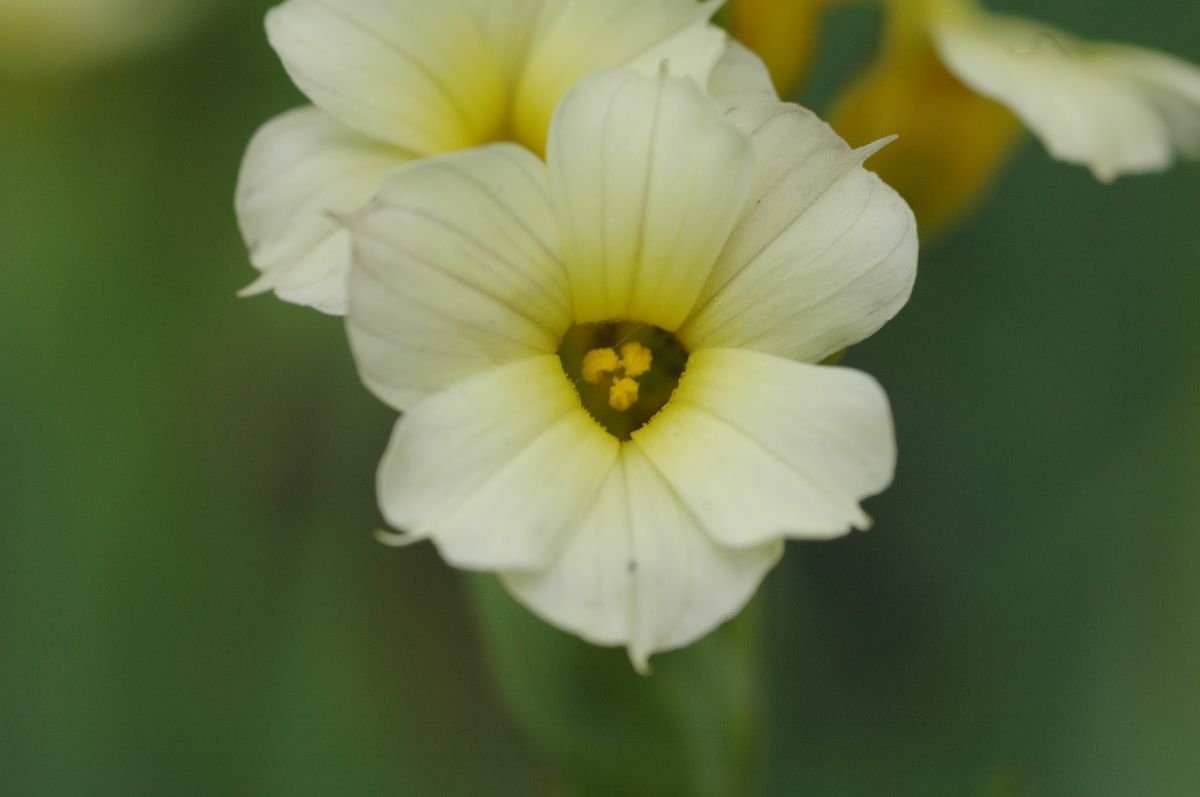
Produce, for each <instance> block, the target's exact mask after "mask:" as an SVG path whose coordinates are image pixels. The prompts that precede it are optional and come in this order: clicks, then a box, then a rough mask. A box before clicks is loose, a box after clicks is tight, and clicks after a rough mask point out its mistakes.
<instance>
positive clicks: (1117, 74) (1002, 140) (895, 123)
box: [830, 0, 1200, 238]
mask: <svg viewBox="0 0 1200 797" xmlns="http://www.w3.org/2000/svg"><path fill="white" fill-rule="evenodd" d="M885 5H886V7H887V22H886V28H885V33H884V37H883V45H882V48H881V50H880V52H879V55H878V56H877V58H876V60H875V62H874V63H873V64H872V65H871V66H870V67H869V68H868V69H867V70H865V71H864V72H863V73H862V74H861V75H860V76H859V77H858V78H857V79H855V80H854V81H853V82H852V83H851V85H850V86H849V87H848V88H847V89H846V91H845V92H844V93H843V94H842V95H841V96H840V98H839V99H838V101H837V103H836V104H835V106H834V108H833V110H832V111H831V114H830V118H831V119H832V121H833V124H834V126H835V127H836V128H837V130H838V131H839V132H840V133H841V134H842V135H844V136H846V137H847V138H848V139H849V140H851V141H870V140H872V139H874V138H875V137H876V136H878V135H880V134H881V132H886V133H888V134H891V133H896V134H899V136H900V140H899V142H898V143H897V145H896V146H895V147H891V148H889V150H888V151H887V152H886V153H884V154H883V155H882V156H881V158H880V160H879V161H878V162H877V163H876V168H877V169H878V170H879V173H880V174H881V175H883V176H884V177H885V178H886V179H887V180H888V181H889V182H890V183H891V184H892V185H894V186H896V188H897V189H898V190H899V191H900V192H901V193H902V194H903V195H904V197H905V198H906V199H908V200H909V202H910V203H911V204H912V206H913V208H914V210H915V211H916V213H917V217H918V219H919V220H920V222H921V225H922V230H923V232H924V233H925V234H926V237H927V238H928V237H929V235H930V234H931V233H937V232H938V231H940V230H942V229H944V228H946V227H948V226H950V225H952V224H953V223H954V222H955V221H957V220H958V218H959V217H960V216H961V215H962V214H963V213H964V212H965V211H966V210H968V209H969V208H970V207H971V206H972V205H974V204H975V202H976V201H977V200H978V199H979V198H980V197H981V196H982V195H983V194H984V193H985V192H986V191H987V189H988V188H989V187H990V186H991V185H992V183H993V181H994V180H995V178H996V176H997V175H999V174H1000V172H1001V169H1002V167H1003V165H1004V164H1005V163H1006V162H1007V160H1008V158H1009V156H1010V154H1011V153H1012V152H1013V151H1014V149H1015V146H1014V145H1015V144H1016V143H1017V142H1018V141H1019V140H1020V136H1021V130H1022V127H1023V126H1024V127H1027V128H1028V129H1029V130H1031V131H1032V132H1033V133H1034V134H1035V135H1036V136H1037V137H1038V138H1039V139H1040V140H1041V142H1042V143H1043V144H1044V145H1045V147H1046V150H1047V151H1048V152H1049V154H1050V155H1052V156H1053V157H1055V158H1057V159H1058V160H1061V161H1065V162H1068V163H1073V164H1079V165H1083V166H1086V167H1088V168H1089V169H1090V170H1091V171H1092V173H1093V174H1094V175H1095V176H1096V177H1097V178H1098V179H1100V180H1102V181H1104V182H1108V181H1111V180H1113V179H1115V178H1116V177H1118V176H1120V175H1122V174H1131V173H1139V172H1154V171H1161V170H1163V169H1166V168H1167V167H1168V166H1170V165H1171V164H1172V162H1173V161H1174V160H1175V158H1176V156H1177V155H1183V156H1185V157H1193V158H1194V157H1198V156H1200V68H1198V67H1196V66H1195V65H1193V64H1189V63H1187V62H1186V61H1183V60H1181V59H1178V58H1174V57H1172V56H1169V55H1166V54H1164V53H1159V52H1155V51H1154V50H1150V49H1145V48H1140V47H1132V46H1128V45H1121V44H1101V43H1096V42H1088V41H1083V40H1081V39H1078V38H1076V37H1074V36H1072V35H1070V34H1068V33H1065V32H1063V31H1061V30H1058V29H1056V28H1054V27H1051V26H1049V25H1046V24H1044V23H1041V22H1038V21H1036V20H1032V19H1025V18H1020V17H1014V16H1008V15H1003V14H995V13H992V12H990V11H988V10H986V9H985V8H983V7H982V6H981V5H979V4H978V3H976V2H975V0H885Z"/></svg>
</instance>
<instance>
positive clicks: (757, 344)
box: [679, 103, 917, 362]
mask: <svg viewBox="0 0 1200 797" xmlns="http://www.w3.org/2000/svg"><path fill="white" fill-rule="evenodd" d="M729 119H730V120H731V121H733V122H734V123H735V124H737V125H738V126H739V127H740V128H741V129H743V130H746V131H747V132H748V134H749V136H750V141H751V145H752V147H753V149H754V153H755V156H756V166H757V174H756V176H755V182H754V188H753V190H752V191H751V195H750V200H751V201H750V202H748V203H747V211H746V213H745V215H744V216H743V217H742V218H741V220H740V221H739V222H738V225H737V227H736V228H735V229H734V231H733V233H732V235H731V236H730V238H729V243H728V245H727V246H726V248H725V250H724V251H723V252H722V253H721V257H720V259H719V260H718V261H717V264H716V267H715V268H714V269H713V272H712V275H711V276H710V278H709V280H708V282H707V284H706V285H705V286H704V291H703V293H702V294H701V296H700V299H699V301H698V303H697V309H696V311H695V313H694V314H693V316H692V317H691V318H689V319H688V321H687V323H686V324H685V325H684V326H683V328H682V329H680V331H679V338H680V340H681V341H682V342H683V344H684V345H685V346H687V347H689V348H690V349H698V348H707V347H738V348H751V349H757V350H759V351H765V352H769V353H772V354H778V355H780V356H783V357H790V358H792V359H796V360H802V361H806V362H818V361H820V360H822V359H824V358H826V357H828V356H829V355H831V354H833V353H835V352H838V351H841V350H842V349H844V348H846V347H847V346H849V345H852V344H854V343H857V342H858V341H860V340H862V339H863V338H866V337H867V336H869V335H871V334H872V333H873V332H875V331H876V330H877V329H879V327H881V326H883V324H884V323H886V322H887V321H888V320H889V319H891V318H892V317H893V316H894V315H895V314H896V313H897V312H899V310H900V308H901V307H903V306H904V303H905V302H906V301H908V297H909V294H910V293H911V292H912V285H913V281H914V279H915V278H916V264H917V231H916V222H915V221H914V219H913V215H912V211H911V210H910V209H909V207H908V205H907V204H905V202H904V200H903V199H901V198H900V196H899V195H898V194H896V192H895V191H893V190H892V189H891V188H889V187H888V186H887V185H885V184H884V183H883V181H882V180H880V179H879V178H878V177H877V176H876V175H875V174H873V173H871V172H869V171H867V170H866V169H864V168H862V163H863V161H864V160H865V159H866V158H867V157H869V156H870V154H871V153H872V152H874V151H875V149H877V147H866V148H863V149H861V150H852V149H850V147H849V146H848V145H847V144H846V142H844V141H843V140H842V139H841V138H839V137H838V136H837V135H836V134H835V133H834V132H833V131H832V130H830V129H829V126H828V125H826V124H825V123H824V122H822V121H821V120H820V119H818V118H817V117H816V116H815V115H813V114H812V113H811V112H809V111H807V110H805V109H803V108H800V107H799V106H796V105H790V104H784V103H775V104H771V105H761V104H758V105H749V106H743V107H740V108H735V109H734V110H733V111H731V112H730V114H729Z"/></svg>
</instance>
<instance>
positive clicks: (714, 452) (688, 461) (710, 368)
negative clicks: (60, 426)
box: [632, 349, 896, 547]
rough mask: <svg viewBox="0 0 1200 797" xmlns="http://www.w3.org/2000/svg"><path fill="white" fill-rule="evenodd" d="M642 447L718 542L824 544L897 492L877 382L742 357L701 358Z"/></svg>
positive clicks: (710, 354)
mask: <svg viewBox="0 0 1200 797" xmlns="http://www.w3.org/2000/svg"><path fill="white" fill-rule="evenodd" d="M632 445H636V446H637V447H638V448H639V449H641V451H642V452H643V453H644V454H645V455H646V458H647V459H648V460H649V461H650V462H651V463H653V464H654V466H655V467H656V468H657V469H658V470H659V472H660V473H662V475H663V478H664V479H665V480H666V481H667V483H669V484H670V485H671V487H672V488H673V489H674V490H675V491H676V492H677V494H678V496H679V498H680V500H681V501H682V502H683V503H684V505H686V506H687V507H688V509H689V510H690V511H691V512H692V513H693V515H694V516H695V517H696V518H697V520H698V521H699V523H700V524H701V525H702V527H703V528H704V530H705V531H706V532H707V533H708V534H709V535H710V536H711V537H712V538H713V539H714V540H716V541H717V542H719V543H721V544H722V545H726V546H731V547H747V546H755V545H762V544H764V543H766V542H768V541H770V540H772V539H775V538H777V537H781V536H788V537H797V538H808V539H825V538H831V537H838V536H841V535H843V534H846V533H847V532H849V531H850V530H851V529H852V528H859V529H865V528H867V527H869V525H870V518H868V517H867V515H866V514H864V513H863V511H862V509H861V508H860V506H859V502H860V501H861V500H862V499H864V498H866V497H867V496H870V495H874V494H876V493H878V492H880V491H881V490H883V489H884V488H885V487H886V486H887V485H888V484H890V483H891V480H892V474H893V471H894V468H895V462H896V445H895V437H894V432H893V429H892V416H891V410H890V408H889V406H888V401H887V396H886V395H884V392H883V389H882V388H881V387H880V386H879V384H878V383H877V382H876V381H875V380H874V379H872V378H871V377H869V376H867V375H866V374H863V373H861V372H859V371H853V370H850V369H846V368H833V367H828V366H817V365H808V364H804V363H797V362H793V361H791V360H787V359H784V358H781V357H775V356H773V355H769V354H761V353H758V352H752V351H745V350H737V349H705V350H702V351H698V352H694V353H693V354H692V355H691V358H690V359H689V361H688V366H687V372H686V373H684V375H683V379H682V380H680V382H679V387H678V389H677V390H676V392H675V395H674V397H672V399H671V401H670V403H669V404H668V405H667V406H666V407H665V408H664V409H663V411H662V412H661V413H660V414H659V415H658V417H656V418H655V419H654V420H653V421H651V422H650V423H649V424H647V425H646V426H644V427H642V428H641V429H639V430H638V431H636V432H634V433H633V441H632Z"/></svg>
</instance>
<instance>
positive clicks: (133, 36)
mask: <svg viewBox="0 0 1200 797" xmlns="http://www.w3.org/2000/svg"><path fill="white" fill-rule="evenodd" d="M207 5H213V4H212V3H211V2H209V3H204V2H200V0H0V73H8V74H9V75H16V76H24V77H30V76H42V77H44V76H46V75H55V74H62V73H69V72H75V71H79V70H83V69H87V68H89V67H93V66H96V65H99V64H101V63H104V62H106V61H109V60H111V59H115V58H119V57H124V56H130V55H134V54H137V53H140V52H145V51H147V50H151V49H153V48H155V47H160V46H163V45H164V44H166V43H168V42H169V41H170V40H172V39H173V38H174V37H175V36H177V35H178V34H179V33H180V32H181V31H182V30H184V29H185V28H186V27H188V26H189V25H190V24H192V23H193V22H194V21H195V19H196V17H197V16H198V15H199V14H200V13H201V12H202V10H203V9H204V8H205V6H207Z"/></svg>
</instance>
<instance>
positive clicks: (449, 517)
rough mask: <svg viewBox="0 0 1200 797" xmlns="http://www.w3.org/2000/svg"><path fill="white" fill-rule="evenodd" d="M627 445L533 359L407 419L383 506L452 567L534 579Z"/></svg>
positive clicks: (391, 453) (389, 465)
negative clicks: (520, 573)
mask: <svg viewBox="0 0 1200 797" xmlns="http://www.w3.org/2000/svg"><path fill="white" fill-rule="evenodd" d="M619 448H620V444H619V443H618V442H617V440H616V438H614V437H613V436H612V435H610V434H608V433H607V432H605V431H604V430H603V429H601V428H600V426H599V425H598V424H597V423H596V422H595V421H594V420H592V418H591V416H589V415H588V414H587V412H586V411H585V410H584V409H583V407H582V406H581V405H580V403H579V397H578V395H577V394H576V393H575V391H574V389H573V388H572V387H571V384H570V382H569V381H568V380H567V378H566V375H565V374H564V373H563V371H562V366H561V364H560V362H559V360H558V357H557V356H556V355H553V354H550V355H543V356H540V357H532V358H528V359H525V360H520V361H518V362H513V363H509V364H507V365H503V366H499V367H496V368H492V369H489V370H487V371H485V372H483V373H481V374H479V375H477V376H475V377H473V378H471V379H467V380H465V381H462V382H459V383H458V384H456V385H454V386H452V387H450V388H447V389H446V390H443V391H441V392H439V393H437V394H436V395H434V396H432V397H430V398H428V399H426V400H425V401H422V402H420V403H419V404H417V405H416V406H414V407H413V408H412V409H411V410H409V411H408V412H407V413H406V414H405V415H404V417H402V418H401V419H400V421H399V422H398V423H397V424H396V430H395V432H394V434H393V435H392V440H391V443H390V445H389V446H388V450H387V452H386V453H385V454H384V458H383V462H382V464H381V465H380V469H379V483H378V487H379V501H380V506H381V508H382V509H383V514H384V517H385V518H386V519H387V521H388V522H389V523H390V524H392V525H393V526H394V527H395V528H397V529H400V530H402V531H404V532H407V533H408V534H410V535H411V536H412V537H414V538H417V539H420V538H430V539H432V540H433V542H434V543H435V544H436V545H437V547H438V549H439V550H440V551H441V553H442V556H443V557H445V559H446V561H447V562H449V563H450V564H452V565H454V566H455V567H462V568H467V569H472V570H508V571H511V570H527V569H533V570H537V569H541V568H544V567H546V566H547V565H548V564H550V562H552V561H553V560H554V559H555V557H556V556H557V553H558V550H559V549H560V548H561V545H562V543H563V539H564V535H565V533H566V532H567V531H569V530H571V529H574V528H575V527H576V526H577V524H578V522H579V520H580V518H581V517H582V515H583V513H584V511H586V510H587V508H588V507H589V506H591V504H592V501H593V498H594V496H595V494H596V492H597V490H599V488H600V486H601V484H602V483H603V482H604V479H605V477H606V476H607V475H608V472H609V471H610V469H611V468H612V464H613V462H614V460H615V459H616V457H617V454H618V451H619Z"/></svg>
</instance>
